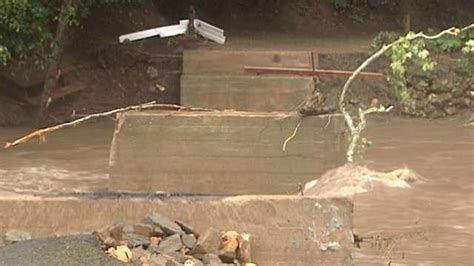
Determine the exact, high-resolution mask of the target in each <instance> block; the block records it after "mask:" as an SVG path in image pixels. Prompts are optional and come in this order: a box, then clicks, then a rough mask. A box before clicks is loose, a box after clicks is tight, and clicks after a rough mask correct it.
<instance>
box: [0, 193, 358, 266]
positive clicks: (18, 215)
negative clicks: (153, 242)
mask: <svg viewBox="0 0 474 266" xmlns="http://www.w3.org/2000/svg"><path fill="white" fill-rule="evenodd" d="M11 210H15V215H12V214H11ZM149 212H157V213H161V214H163V215H166V216H167V217H170V219H179V220H182V221H184V222H186V223H188V224H191V225H192V226H193V227H194V228H195V229H196V231H198V232H200V233H203V232H205V231H206V230H207V229H208V228H209V227H211V226H212V227H214V228H216V230H218V231H227V230H236V231H238V232H246V233H249V234H251V236H252V245H251V246H252V260H253V261H254V262H255V263H257V264H258V265H263V266H265V265H343V264H344V263H345V262H347V260H349V259H350V253H351V250H352V213H353V204H352V201H350V200H348V199H321V198H316V197H306V196H305V197H302V196H240V197H228V198H222V199H212V200H209V199H202V198H201V199H199V198H193V199H184V198H175V199H167V200H162V199H159V198H153V197H147V198H140V197H136V198H126V197H125V198H117V199H115V198H114V199H111V198H108V199H107V198H103V199H100V198H99V199H97V198H95V199H90V198H87V197H53V198H45V197H26V196H20V197H16V198H0V234H4V233H5V232H6V231H8V230H11V229H19V230H25V231H28V232H30V233H31V234H32V236H33V237H34V238H37V237H49V236H53V235H55V234H69V233H77V232H92V231H93V230H96V229H98V228H103V227H105V226H108V225H111V224H113V223H115V222H117V221H118V222H120V221H121V222H124V223H130V224H134V223H138V222H140V221H141V220H142V219H143V217H144V216H145V215H147V214H148V213H149ZM329 243H333V244H332V245H329ZM335 243H337V244H335ZM216 245H218V243H216ZM328 246H333V247H338V248H332V249H330V248H328Z"/></svg>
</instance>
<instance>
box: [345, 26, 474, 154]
mask: <svg viewBox="0 0 474 266" xmlns="http://www.w3.org/2000/svg"><path fill="white" fill-rule="evenodd" d="M472 28H474V24H471V25H468V26H466V27H464V28H461V29H458V28H455V27H451V28H448V29H446V30H443V31H441V32H440V33H438V34H436V35H426V34H424V33H423V32H419V33H417V34H413V35H407V36H406V39H407V40H410V41H411V40H415V39H418V38H423V39H427V40H434V39H437V38H440V37H442V36H444V35H454V36H456V35H458V34H459V33H460V32H463V31H466V30H469V29H472ZM406 39H404V38H399V39H398V40H396V41H394V42H392V43H390V44H388V45H384V46H383V47H382V48H380V49H379V50H378V51H377V52H375V53H374V54H372V55H371V56H370V57H369V58H367V59H366V60H365V61H364V62H363V63H362V64H360V65H359V67H358V68H357V69H356V70H355V71H354V72H353V73H352V75H351V76H350V77H349V78H348V79H347V81H346V83H344V87H343V88H342V91H341V94H340V96H339V110H340V111H341V113H342V115H343V117H344V120H345V122H346V125H347V127H348V128H349V131H350V133H351V137H352V139H351V143H350V144H349V147H348V150H347V161H348V162H352V161H353V155H354V150H355V147H356V145H357V141H358V140H359V138H360V133H361V132H362V130H363V129H364V128H365V125H366V120H365V115H366V114H369V113H374V112H388V111H390V109H392V108H391V107H389V108H385V107H383V106H380V107H379V108H375V107H373V108H369V109H368V110H365V111H362V110H361V109H359V117H360V119H361V121H360V122H359V124H358V125H357V126H355V125H354V121H353V119H352V117H351V115H350V114H349V112H348V111H347V109H346V106H345V96H346V93H347V90H348V89H349V86H350V85H351V84H352V82H353V81H354V79H356V77H357V76H358V75H359V74H360V73H361V72H362V71H363V70H364V69H365V68H366V67H367V66H368V65H369V64H371V63H372V62H373V61H375V60H376V59H377V58H379V57H380V56H382V55H383V54H384V53H385V52H387V51H388V50H389V49H391V48H392V47H393V46H394V45H396V44H399V43H401V42H402V41H404V40H406Z"/></svg>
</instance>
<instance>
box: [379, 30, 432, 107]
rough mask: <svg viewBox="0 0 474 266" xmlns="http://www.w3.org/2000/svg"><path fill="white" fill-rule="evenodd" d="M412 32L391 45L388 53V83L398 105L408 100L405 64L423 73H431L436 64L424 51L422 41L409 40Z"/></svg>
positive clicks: (424, 47)
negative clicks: (412, 65)
mask: <svg viewBox="0 0 474 266" xmlns="http://www.w3.org/2000/svg"><path fill="white" fill-rule="evenodd" d="M413 35H414V33H413V32H411V33H408V35H407V36H405V37H400V39H399V41H398V42H397V44H395V45H393V46H392V48H391V49H390V50H389V52H388V56H389V58H390V61H391V64H390V75H389V81H390V82H391V83H392V85H393V86H394V88H395V95H396V96H397V99H398V100H399V102H400V103H404V102H406V101H407V100H408V99H409V98H410V94H409V93H408V89H407V85H406V83H407V78H406V72H407V67H406V66H407V63H411V64H414V65H415V66H417V67H420V68H421V69H422V70H423V71H432V70H433V69H434V68H435V66H436V62H435V61H434V60H433V59H432V58H431V56H430V52H429V51H428V50H427V49H426V43H425V41H424V40H423V39H417V40H411V37H412V36H413Z"/></svg>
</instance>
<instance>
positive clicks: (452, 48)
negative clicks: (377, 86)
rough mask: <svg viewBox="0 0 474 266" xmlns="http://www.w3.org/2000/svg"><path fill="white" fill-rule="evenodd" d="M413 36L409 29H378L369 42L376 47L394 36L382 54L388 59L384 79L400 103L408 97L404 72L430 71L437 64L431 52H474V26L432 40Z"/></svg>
mask: <svg viewBox="0 0 474 266" xmlns="http://www.w3.org/2000/svg"><path fill="white" fill-rule="evenodd" d="M430 32H432V31H431V30H430ZM414 35H415V33H413V32H410V33H408V34H407V35H406V36H402V37H397V36H398V35H397V34H396V33H390V32H382V33H380V34H379V35H378V36H377V37H376V38H375V39H374V41H373V42H372V47H373V48H375V49H380V48H382V47H383V46H384V45H386V44H388V43H392V42H394V41H395V40H397V39H398V41H397V43H396V44H395V45H393V46H392V47H391V48H390V49H389V50H388V51H387V54H386V55H387V56H388V58H389V59H390V71H389V76H388V81H389V82H390V83H391V84H392V85H393V87H394V89H395V94H396V96H397V99H398V101H399V103H400V104H402V105H403V104H404V103H406V102H407V101H408V100H410V97H411V96H410V93H409V91H408V80H407V72H408V71H410V70H413V69H421V70H422V71H424V72H430V71H433V70H434V69H435V67H436V64H437V63H436V61H435V60H434V59H433V57H432V56H431V55H432V53H437V54H439V53H454V52H463V53H466V54H467V53H473V52H474V48H473V47H474V29H468V30H465V31H462V32H459V33H458V34H456V35H451V34H450V35H443V36H441V37H439V38H436V39H433V40H425V39H413V36H414ZM430 51H431V52H430ZM466 60H467V58H466ZM466 60H461V61H460V62H459V63H460V64H463V63H464V64H465V62H464V61H466Z"/></svg>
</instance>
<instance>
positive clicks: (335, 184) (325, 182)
mask: <svg viewBox="0 0 474 266" xmlns="http://www.w3.org/2000/svg"><path fill="white" fill-rule="evenodd" d="M416 182H422V178H421V177H420V176H419V175H418V174H416V173H415V172H413V171H411V170H410V169H407V168H402V169H397V170H394V171H392V172H388V173H384V172H377V171H373V170H370V169H368V168H366V167H363V166H358V165H351V164H346V165H344V166H341V167H339V168H336V169H332V170H330V171H328V172H326V173H325V174H324V175H322V176H321V177H320V178H319V179H317V180H313V181H310V182H308V183H306V185H305V189H304V195H314V196H321V197H350V196H353V195H355V194H358V193H365V192H368V191H372V190H374V189H376V187H377V186H386V187H394V188H410V187H411V184H413V183H416Z"/></svg>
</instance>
